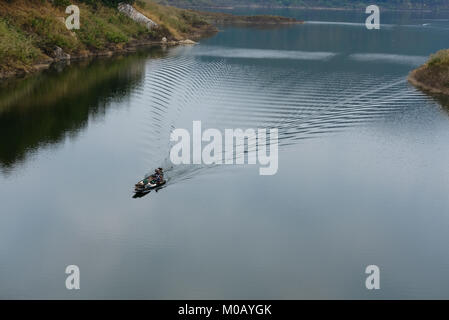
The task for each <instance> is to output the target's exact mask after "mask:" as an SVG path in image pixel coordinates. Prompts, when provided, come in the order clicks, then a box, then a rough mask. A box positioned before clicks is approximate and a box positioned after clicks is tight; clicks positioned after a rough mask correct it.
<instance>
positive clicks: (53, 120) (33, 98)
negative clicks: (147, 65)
mask: <svg viewBox="0 0 449 320" xmlns="http://www.w3.org/2000/svg"><path fill="white" fill-rule="evenodd" d="M162 54H163V53H162V51H161V50H160V49H157V48H155V49H152V50H150V51H148V50H147V51H146V52H141V53H136V54H133V55H130V56H125V57H116V58H113V59H100V60H93V61H89V62H83V63H80V64H76V65H72V66H67V67H66V68H65V69H64V70H63V71H62V72H59V73H57V72H54V71H51V72H45V73H43V74H40V75H37V76H35V77H31V78H29V79H26V80H20V81H17V83H14V84H9V85H6V86H3V87H2V88H0V167H2V168H3V169H4V170H6V171H7V170H8V169H9V168H11V167H12V166H14V165H15V164H16V163H17V162H21V161H24V160H26V158H27V156H28V155H29V153H31V152H33V150H36V149H38V148H41V147H43V146H46V145H51V144H56V143H59V142H60V141H62V140H63V138H64V137H65V136H66V135H67V134H69V135H76V134H77V133H78V132H79V131H80V130H82V129H83V128H85V127H86V124H87V123H88V120H89V118H92V117H101V116H102V115H104V114H105V112H106V111H107V107H108V103H107V102H108V101H111V100H115V99H120V98H122V97H124V96H126V95H127V94H128V93H129V91H130V89H132V88H133V87H134V86H135V85H137V84H138V83H139V82H140V81H141V80H142V78H143V76H144V62H145V59H146V58H147V57H148V56H155V57H157V56H161V55H162Z"/></svg>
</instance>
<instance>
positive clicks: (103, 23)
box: [0, 0, 216, 78]
mask: <svg viewBox="0 0 449 320" xmlns="http://www.w3.org/2000/svg"><path fill="white" fill-rule="evenodd" d="M114 2H117V1H112V0H104V1H92V0H84V1H70V2H69V1H68V0H54V1H50V0H0V78H2V77H7V76H11V75H15V74H23V73H27V72H31V71H35V70H36V69H39V68H41V67H45V66H48V64H49V63H51V62H53V61H54V60H55V59H58V58H60V57H68V56H67V55H70V57H71V58H80V57H86V56H90V55H105V54H107V55H108V54H111V52H115V51H121V50H122V51H128V50H132V47H133V46H134V47H135V46H136V45H139V44H149V43H157V42H160V41H161V39H162V38H163V37H166V38H167V39H168V41H171V40H173V41H174V40H181V39H186V38H199V37H201V36H204V35H206V34H210V33H213V32H215V31H216V29H215V27H213V26H212V25H211V24H209V23H208V22H206V21H205V20H204V19H203V18H201V17H200V16H199V15H198V14H196V13H195V12H193V11H189V10H183V9H178V8H172V7H166V6H163V5H159V4H156V3H154V2H152V1H150V0H145V1H137V2H136V3H135V5H134V6H135V7H136V8H138V9H139V10H140V11H141V12H142V13H143V14H144V15H146V16H147V17H148V18H150V19H152V20H153V21H155V22H156V23H158V24H159V26H158V27H157V28H154V29H151V30H149V29H147V27H146V26H145V25H141V24H138V23H137V22H135V21H133V20H132V19H131V18H128V17H127V16H125V15H124V14H122V13H120V12H119V11H118V10H117V8H116V6H115V5H116V3H114ZM69 4H76V5H77V6H79V8H80V23H81V28H80V29H79V30H73V31H70V30H68V29H67V28H66V26H65V20H64V19H65V17H67V16H68V14H66V13H65V8H66V6H67V5H69ZM61 49H62V50H61Z"/></svg>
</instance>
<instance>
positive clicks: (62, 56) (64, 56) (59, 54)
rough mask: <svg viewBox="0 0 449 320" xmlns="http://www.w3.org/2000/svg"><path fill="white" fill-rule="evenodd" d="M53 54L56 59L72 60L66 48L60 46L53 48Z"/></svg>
mask: <svg viewBox="0 0 449 320" xmlns="http://www.w3.org/2000/svg"><path fill="white" fill-rule="evenodd" d="M51 56H52V57H53V58H54V59H55V61H61V60H70V54H68V53H65V52H64V50H62V48H60V47H58V46H56V47H55V48H54V49H53V52H52V53H51Z"/></svg>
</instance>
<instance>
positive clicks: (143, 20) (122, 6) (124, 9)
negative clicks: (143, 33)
mask: <svg viewBox="0 0 449 320" xmlns="http://www.w3.org/2000/svg"><path fill="white" fill-rule="evenodd" d="M118 10H119V11H120V12H121V13H123V14H124V15H126V16H128V17H130V18H131V19H133V20H134V21H136V22H137V23H140V24H144V25H146V27H147V29H148V30H151V29H153V28H155V27H157V26H158V25H157V23H156V22H154V21H153V20H151V19H149V18H148V17H146V16H144V15H143V14H141V13H140V12H139V11H137V10H136V9H134V7H133V6H132V5H130V4H128V3H123V2H120V3H119V4H118Z"/></svg>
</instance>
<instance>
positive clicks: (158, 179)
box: [154, 168, 164, 184]
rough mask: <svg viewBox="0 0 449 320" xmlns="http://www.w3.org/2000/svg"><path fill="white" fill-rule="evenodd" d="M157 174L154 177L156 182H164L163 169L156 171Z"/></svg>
mask: <svg viewBox="0 0 449 320" xmlns="http://www.w3.org/2000/svg"><path fill="white" fill-rule="evenodd" d="M155 172H156V174H155V175H154V180H155V181H156V183H157V184H160V183H162V181H164V173H163V172H162V168H158V169H156V170H155Z"/></svg>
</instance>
